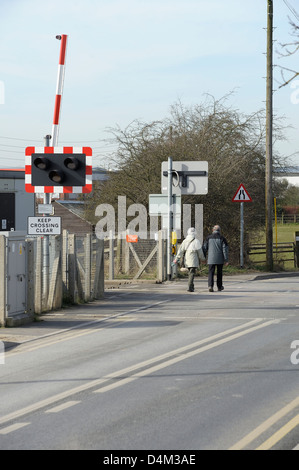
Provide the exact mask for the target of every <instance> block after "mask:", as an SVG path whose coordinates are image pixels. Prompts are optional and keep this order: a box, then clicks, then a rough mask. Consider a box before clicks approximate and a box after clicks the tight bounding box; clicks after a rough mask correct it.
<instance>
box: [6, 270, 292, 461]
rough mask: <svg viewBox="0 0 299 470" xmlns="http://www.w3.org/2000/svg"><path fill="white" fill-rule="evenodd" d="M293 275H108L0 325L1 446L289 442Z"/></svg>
mask: <svg viewBox="0 0 299 470" xmlns="http://www.w3.org/2000/svg"><path fill="white" fill-rule="evenodd" d="M298 280H299V279H298V277H297V275H289V276H286V275H284V276H268V277H267V276H266V277H261V278H252V277H250V276H246V275H244V276H231V277H226V278H225V279H224V287H225V289H224V291H222V292H214V293H210V292H208V289H207V280H206V279H205V278H196V282H195V292H194V293H189V292H187V282H186V280H178V281H173V282H167V283H164V284H161V285H160V284H150V283H136V284H128V285H120V286H114V287H115V288H113V289H109V290H107V291H106V294H105V298H104V299H103V300H100V301H98V302H93V303H90V304H86V305H84V306H78V307H72V308H70V309H64V310H61V311H57V312H52V313H50V314H46V315H44V316H42V318H41V320H42V321H40V322H38V323H34V324H31V325H26V326H23V327H18V328H14V329H2V330H0V340H2V341H3V342H4V344H5V353H4V361H3V362H4V363H2V364H1V363H0V390H1V401H0V449H2V450H3V449H49V450H51V449H87V450H88V449H94V450H101V449H102V450H103V449H104V450H107V449H111V450H116V451H121V450H126V451H128V450H132V452H133V451H134V450H142V451H144V452H146V451H147V450H149V449H150V450H168V451H171V450H173V451H174V450H177V449H180V450H183V451H192V452H193V453H194V452H197V451H200V450H207V449H211V450H222V449H224V450H228V449H229V450H239V449H240V450H241V449H244V450H246V449H254V450H255V449H260V450H262V449H296V450H297V449H298V447H299V446H298V444H299V394H298V390H299V387H298V385H299V295H298V293H299V284H298ZM132 455H133V454H132Z"/></svg>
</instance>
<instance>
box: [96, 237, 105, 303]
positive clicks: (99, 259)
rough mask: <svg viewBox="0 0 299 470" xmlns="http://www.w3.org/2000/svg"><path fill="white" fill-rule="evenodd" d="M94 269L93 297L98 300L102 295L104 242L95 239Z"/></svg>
mask: <svg viewBox="0 0 299 470" xmlns="http://www.w3.org/2000/svg"><path fill="white" fill-rule="evenodd" d="M95 245H96V248H95V249H96V267H95V277H94V288H93V297H94V299H100V298H101V297H103V295H104V240H99V239H96V243H95Z"/></svg>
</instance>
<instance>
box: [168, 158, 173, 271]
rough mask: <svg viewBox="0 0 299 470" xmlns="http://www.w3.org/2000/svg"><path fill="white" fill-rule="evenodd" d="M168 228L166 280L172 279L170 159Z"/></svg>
mask: <svg viewBox="0 0 299 470" xmlns="http://www.w3.org/2000/svg"><path fill="white" fill-rule="evenodd" d="M167 189H168V192H167V194H168V227H167V276H168V280H171V278H172V272H171V271H172V267H171V258H172V245H171V234H172V227H173V208H172V158H171V157H169V158H168V187H167Z"/></svg>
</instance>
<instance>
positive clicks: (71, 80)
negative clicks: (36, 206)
mask: <svg viewBox="0 0 299 470" xmlns="http://www.w3.org/2000/svg"><path fill="white" fill-rule="evenodd" d="M287 5H291V6H293V7H294V8H295V9H297V11H298V13H299V1H298V0H288V1H287V2H285V1H284V0H274V27H275V29H274V39H275V43H274V64H281V65H283V66H285V67H288V68H291V69H293V68H296V66H297V64H298V63H299V62H298V58H299V52H298V53H297V56H296V57H290V58H284V59H281V58H280V57H279V56H278V53H277V49H279V43H285V42H291V41H292V36H291V26H290V24H289V18H288V17H290V18H292V19H293V20H296V18H295V17H294V16H292V13H291V11H290V10H289V9H288V6H287ZM298 23H299V21H298ZM266 25H267V0H251V1H250V2H247V1H241V0H225V1H224V0H180V1H178V0H51V1H50V2H46V1H41V0H1V1H0V167H2V168H9V167H18V168H21V167H23V166H24V149H25V147H26V146H27V145H38V146H40V145H43V138H44V136H45V135H46V134H51V131H52V121H53V112H54V100H55V93H56V81H57V70H58V57H59V49H60V42H59V41H57V39H55V36H56V35H57V34H67V35H68V44H67V57H66V70H65V82H64V90H63V98H62V109H61V116H60V128H59V141H58V143H59V145H76V146H77V145H78V146H80V145H81V144H82V145H90V146H91V147H92V148H93V155H94V166H104V167H108V166H109V162H110V154H111V152H112V151H113V147H112V146H111V145H109V144H108V143H107V142H106V139H108V138H109V137H110V134H109V133H108V132H107V129H108V128H111V127H115V126H120V127H121V128H125V127H126V126H128V125H129V124H130V123H131V122H132V121H133V120H135V119H140V120H142V121H145V122H150V121H153V120H158V119H163V118H165V117H166V116H168V115H169V110H170V107H171V105H173V104H174V103H175V102H177V101H178V100H180V101H181V102H182V103H183V104H185V105H187V106H188V105H195V104H199V103H201V102H203V101H204V99H205V95H206V94H207V93H209V94H211V95H213V96H214V97H215V98H216V99H220V98H221V97H223V96H224V95H226V94H228V93H230V92H231V91H234V94H233V95H232V96H231V98H230V100H229V105H230V106H232V107H233V108H236V109H238V110H240V112H242V113H253V112H255V111H257V110H259V109H261V108H264V107H265V96H266V95H265V91H266V82H265V75H266V56H265V52H266V30H265V28H266ZM296 62H297V64H296ZM297 68H298V69H299V66H297ZM274 78H275V81H274V89H277V88H278V83H277V81H276V80H280V71H279V69H278V68H277V67H275V69H274ZM293 87H294V88H291V86H290V85H289V86H286V87H284V88H282V89H280V90H277V91H275V93H274V111H275V114H276V115H279V116H284V117H285V124H286V125H290V126H292V129H288V130H287V131H286V132H285V135H286V137H287V139H288V140H287V141H285V142H283V143H280V144H275V146H274V150H275V151H279V152H280V154H281V155H283V156H284V155H290V154H295V152H298V155H297V156H294V157H293V161H294V163H296V164H298V165H299V103H297V101H298V102H299V79H297V80H296V82H294V83H293ZM296 90H298V93H296ZM292 98H293V99H292ZM294 98H295V99H294Z"/></svg>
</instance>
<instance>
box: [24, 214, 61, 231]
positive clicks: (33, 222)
mask: <svg viewBox="0 0 299 470" xmlns="http://www.w3.org/2000/svg"><path fill="white" fill-rule="evenodd" d="M60 234H61V217H28V235H60Z"/></svg>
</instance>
